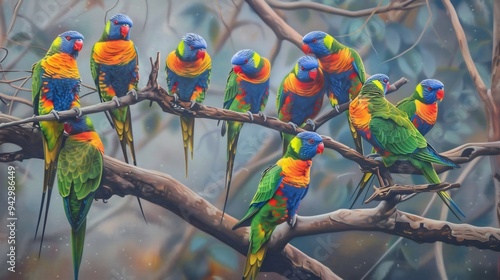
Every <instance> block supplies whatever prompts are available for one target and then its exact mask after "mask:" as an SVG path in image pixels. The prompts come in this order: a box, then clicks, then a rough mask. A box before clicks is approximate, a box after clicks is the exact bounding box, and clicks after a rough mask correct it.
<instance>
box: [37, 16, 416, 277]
mask: <svg viewBox="0 0 500 280" xmlns="http://www.w3.org/2000/svg"><path fill="white" fill-rule="evenodd" d="M131 26H132V21H131V20H130V18H129V17H127V16H126V15H122V14H119V15H116V16H114V17H112V18H111V19H110V20H109V21H108V22H107V23H106V27H105V30H104V32H103V35H102V37H101V39H100V41H99V42H97V43H96V45H95V46H94V48H93V52H92V58H91V66H92V74H93V78H94V81H95V83H96V86H97V88H98V91H99V93H100V95H101V99H102V101H108V100H112V99H115V100H116V97H120V96H123V95H125V94H127V93H128V92H130V91H132V90H135V89H137V82H138V79H139V76H138V63H137V51H136V49H135V47H134V45H133V43H132V41H130V40H129V30H130V27H131ZM304 43H305V45H307V47H305V48H304V49H305V50H306V53H309V52H312V53H314V54H315V55H316V56H317V57H318V59H319V60H320V65H321V67H320V68H318V62H317V61H316V60H315V59H314V58H312V57H304V58H303V59H300V60H299V62H298V64H297V65H296V67H295V68H294V69H293V70H292V72H291V73H290V74H289V75H287V77H285V79H284V80H283V83H282V86H281V87H280V91H279V93H278V108H279V109H278V111H279V116H280V119H282V120H285V121H289V122H291V123H293V124H295V125H297V124H299V125H302V124H303V123H304V121H306V122H307V119H310V118H313V117H314V116H315V115H316V114H317V112H318V111H319V108H320V107H321V102H322V101H319V99H322V95H321V94H320V95H319V96H321V98H319V97H317V96H318V95H317V94H316V93H314V94H313V96H314V97H315V98H313V99H310V98H308V97H310V95H311V93H310V92H309V91H307V90H309V89H313V90H314V91H317V90H318V89H319V88H320V89H321V91H322V83H321V82H318V81H319V80H320V79H323V77H325V79H327V81H326V82H325V84H327V85H328V86H327V88H328V90H327V94H328V97H329V98H330V102H331V104H332V105H333V106H337V105H338V104H341V103H344V102H347V101H349V98H351V97H353V96H355V95H356V94H357V92H356V90H358V92H359V89H361V85H362V84H363V82H364V70H363V66H362V63H361V60H360V59H359V55H357V53H356V52H355V51H354V50H352V49H350V48H348V47H345V46H343V45H341V44H340V43H338V42H337V41H336V40H335V39H334V38H333V37H331V36H330V35H327V34H326V33H323V32H318V31H316V32H311V33H309V34H308V35H306V36H305V37H304ZM82 46H83V36H82V35H81V34H80V33H78V32H74V31H68V32H65V33H63V34H61V35H59V36H58V37H57V38H56V40H55V41H54V42H53V44H52V46H51V48H50V49H49V51H48V52H47V55H46V56H45V57H44V58H43V59H42V60H41V61H40V62H38V63H37V64H35V65H34V68H33V103H34V109H35V114H40V115H43V114H48V113H51V112H52V113H54V114H55V115H56V116H57V111H60V110H68V109H70V108H75V110H77V111H78V110H79V109H78V108H79V97H78V93H79V88H80V77H79V72H78V68H77V66H76V60H75V59H76V57H77V55H78V52H79V51H80V50H81V48H82ZM205 49H206V43H205V41H204V40H203V38H201V37H200V36H198V35H196V34H188V35H186V36H185V37H184V38H183V40H182V41H181V42H180V43H179V45H178V47H177V49H176V50H175V51H173V52H172V53H170V55H169V56H168V57H167V61H166V72H167V83H168V89H169V93H170V94H172V95H175V96H176V97H177V98H178V99H180V100H181V101H191V103H192V104H195V102H202V101H203V99H204V96H205V92H206V90H207V88H208V83H209V77H210V71H211V61H210V57H209V56H208V55H207V54H206V52H205ZM322 59H323V60H322ZM231 62H232V64H233V65H234V66H233V69H232V70H231V72H230V75H229V78H228V83H227V87H226V95H225V98H224V108H225V109H230V110H234V111H240V112H251V113H259V112H261V111H262V110H263V109H264V106H265V104H266V102H267V97H268V88H269V75H270V63H269V61H268V60H267V59H265V58H263V57H261V56H260V55H258V54H257V53H256V52H254V51H252V50H242V51H239V52H238V53H236V54H235V56H233V58H232V61H231ZM332 69H333V70H332ZM335 69H336V70H337V73H335V72H334V70H335ZM332 71H333V72H332ZM323 72H324V73H325V74H324V76H323ZM327 74H328V75H327ZM304 80H305V81H304ZM311 80H312V83H311ZM318 85H320V86H318ZM311 100H313V101H311ZM305 104H314V106H310V105H307V106H302V109H293V108H301V107H300V106H301V105H305ZM311 108H312V109H311ZM293 111H295V112H293ZM297 111H298V113H296V112H297ZM297 114H298V115H297ZM301 115H302V116H301ZM357 115H359V114H357ZM111 118H112V120H113V124H114V126H115V129H116V130H117V132H118V135H119V137H120V143H121V145H122V150H123V152H124V156H125V159H126V161H128V158H127V156H126V149H125V147H126V145H129V146H130V149H131V154H132V159H133V162H134V164H135V153H134V150H133V137H132V127H131V123H130V110H129V108H128V107H123V108H120V109H115V110H113V111H112V112H111ZM189 118H190V116H184V115H183V116H182V117H181V123H182V131H183V140H184V149H185V160H186V164H187V153H188V150H191V156H192V153H193V152H192V148H193V144H192V135H193V129H194V119H191V120H190V119H189ZM300 119H302V120H300ZM40 127H41V130H42V133H43V142H44V154H45V162H46V164H45V175H44V186H43V187H44V194H45V192H46V191H47V190H48V198H47V199H48V201H47V207H46V215H45V223H46V217H47V211H48V205H49V201H50V192H51V189H52V185H53V182H54V179H55V170H56V168H55V164H56V162H57V160H59V163H58V166H57V174H58V186H59V192H60V194H61V196H62V197H63V202H64V208H65V211H66V215H67V218H68V221H69V222H70V224H71V226H72V248H73V260H74V273H75V279H77V278H78V269H79V266H80V262H81V256H82V252H83V242H84V234H85V221H86V215H87V213H88V211H89V208H90V205H91V203H92V200H93V197H94V192H95V190H96V189H97V187H98V186H99V185H100V180H101V177H102V168H103V161H102V155H103V150H104V149H103V145H102V142H101V141H100V139H99V136H98V135H97V133H95V130H94V128H93V125H92V123H91V121H90V119H89V118H87V117H85V116H84V117H82V118H78V119H76V120H70V121H68V122H67V123H66V124H65V125H64V128H62V127H61V124H59V123H58V122H41V123H40ZM241 127H242V123H239V122H231V121H228V122H225V123H224V124H223V129H222V131H223V134H224V133H225V132H226V131H227V132H228V165H227V167H228V168H227V170H228V171H227V173H228V174H229V175H228V176H226V185H227V186H229V184H230V177H231V175H230V174H231V172H232V167H233V163H234V155H235V152H236V145H237V140H238V135H239V131H240V130H241ZM351 127H352V126H351ZM63 130H66V132H67V133H68V134H69V137H68V140H67V141H66V143H65V144H64V147H63V148H62V150H61V146H62V131H63ZM351 132H353V135H355V136H357V129H351ZM360 133H361V135H362V136H365V137H366V136H367V135H368V134H367V133H365V132H364V130H361V132H360ZM285 137H288V136H285ZM287 139H288V140H287V142H289V144H288V145H285V147H287V149H286V152H285V154H284V156H283V158H282V159H280V160H279V161H278V162H277V164H276V165H274V166H272V167H270V168H268V169H267V170H266V171H265V172H264V174H263V177H262V179H261V181H260V183H259V187H258V191H257V193H256V195H255V197H254V199H253V201H252V203H251V206H250V209H249V211H248V213H247V214H246V215H245V217H244V218H243V219H242V221H241V222H240V223H238V224H237V225H236V226H235V228H237V227H240V226H244V225H248V224H249V223H251V234H250V243H251V245H250V249H249V257H248V258H247V266H246V268H245V271H244V275H246V276H245V277H247V276H249V277H254V278H255V277H256V275H257V273H258V270H259V268H260V265H261V263H262V261H263V258H264V255H265V252H266V249H265V248H266V246H265V245H266V244H267V241H268V239H269V238H270V236H271V234H272V231H273V230H274V227H275V226H276V225H277V224H279V223H282V222H284V221H288V223H289V224H290V225H294V224H295V218H294V217H295V212H296V210H297V207H298V204H299V202H300V200H301V199H302V198H303V197H304V196H305V194H306V192H307V189H308V185H309V170H310V166H311V159H312V157H313V156H314V155H315V154H317V153H321V152H322V151H323V144H322V140H321V137H320V136H319V135H317V134H316V133H313V132H304V133H300V134H299V135H297V137H296V138H287ZM290 139H291V140H290ZM355 139H359V138H355ZM424 141H425V140H424ZM419 144H421V143H420V142H419ZM59 150H60V154H59ZM379 150H380V149H379ZM58 154H59V156H58ZM82 154H85V155H86V156H83V157H82ZM298 170H301V172H298ZM186 172H187V167H186ZM228 177H229V178H228ZM228 191H229V187H228ZM44 196H45V195H43V196H42V205H41V209H40V215H39V216H41V210H42V209H43V202H44ZM141 210H142V209H141ZM269 214H271V215H269ZM273 217H274V218H273ZM269 218H271V220H269ZM39 221H40V218H39ZM250 221H251V222H250ZM38 223H39V222H38ZM44 228H45V224H44ZM37 230H38V224H37ZM42 238H43V233H42Z"/></svg>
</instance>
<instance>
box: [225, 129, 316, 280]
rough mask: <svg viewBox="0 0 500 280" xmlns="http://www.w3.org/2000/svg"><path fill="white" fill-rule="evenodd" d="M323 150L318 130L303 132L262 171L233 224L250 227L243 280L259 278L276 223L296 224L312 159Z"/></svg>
mask: <svg viewBox="0 0 500 280" xmlns="http://www.w3.org/2000/svg"><path fill="white" fill-rule="evenodd" d="M323 150H324V144H323V139H322V138H321V136H319V135H318V134H317V133H315V132H310V131H306V132H301V133H299V134H297V136H296V137H294V138H293V139H292V140H291V141H290V143H289V145H288V148H287V151H286V153H285V154H284V155H283V157H282V158H281V159H279V160H278V161H277V162H276V164H275V165H272V166H270V167H268V168H267V169H266V170H265V171H264V172H263V173H262V178H261V179H260V182H259V186H258V188H257V192H256V193H255V195H254V197H253V199H252V202H251V203H250V207H249V209H248V211H247V213H246V214H245V216H244V217H243V218H242V219H241V220H240V221H239V222H237V223H236V225H234V227H233V230H235V229H237V228H240V227H244V226H250V233H249V239H250V245H249V247H248V254H247V260H246V263H245V268H244V270H243V279H257V274H258V273H259V270H260V267H261V266H262V262H263V261H264V257H265V255H266V251H267V242H268V241H269V239H270V238H271V235H272V233H273V231H274V229H275V228H276V226H278V225H279V224H281V223H283V222H285V221H286V222H287V223H288V224H289V225H290V226H291V227H294V226H295V223H296V221H297V216H296V213H297V208H298V207H299V204H300V201H301V200H302V199H303V198H304V197H305V195H306V194H307V190H308V188H309V180H310V170H311V165H312V158H313V157H314V156H315V155H316V154H318V153H319V154H321V153H323Z"/></svg>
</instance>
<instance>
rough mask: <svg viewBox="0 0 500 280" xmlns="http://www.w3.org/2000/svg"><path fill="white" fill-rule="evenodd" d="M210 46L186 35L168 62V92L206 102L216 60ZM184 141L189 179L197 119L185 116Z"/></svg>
mask: <svg viewBox="0 0 500 280" xmlns="http://www.w3.org/2000/svg"><path fill="white" fill-rule="evenodd" d="M206 49H207V43H206V42H205V39H203V37H201V36H200V35H197V34H194V33H188V34H186V36H184V37H183V38H182V40H181V42H180V43H179V45H178V46H177V49H176V50H175V51H172V52H171V53H170V54H169V55H168V56H167V59H166V63H165V64H166V67H165V71H166V73H167V85H168V91H169V93H170V94H171V95H174V96H175V97H176V99H178V100H181V101H186V102H191V107H192V106H193V105H194V104H196V102H199V103H201V102H203V100H205V93H206V91H207V89H208V84H209V83H210V72H211V70H212V59H211V58H210V56H209V55H208V53H207V52H206ZM180 118H181V128H182V141H183V142H184V160H185V164H186V177H187V176H188V151H191V159H193V139H194V117H193V116H189V115H182V116H181V117H180Z"/></svg>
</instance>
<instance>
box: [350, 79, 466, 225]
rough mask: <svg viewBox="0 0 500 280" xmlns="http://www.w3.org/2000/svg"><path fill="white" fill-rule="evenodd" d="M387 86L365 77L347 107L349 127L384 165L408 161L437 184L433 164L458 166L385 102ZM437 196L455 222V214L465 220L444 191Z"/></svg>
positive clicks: (381, 81)
mask: <svg viewBox="0 0 500 280" xmlns="http://www.w3.org/2000/svg"><path fill="white" fill-rule="evenodd" d="M388 87H389V78H388V77H387V76H386V75H383V74H376V75H373V76H371V77H370V78H368V80H367V81H366V83H365V84H364V85H363V88H362V89H361V92H360V93H359V95H358V96H357V97H356V98H355V99H354V100H353V101H352V102H351V104H350V106H349V113H350V116H351V120H352V124H353V125H354V127H355V128H356V130H357V131H358V133H359V134H360V135H361V136H362V137H363V138H365V139H366V140H367V141H368V142H370V144H372V145H373V147H374V148H375V151H376V152H377V153H378V154H379V155H380V156H381V157H382V162H383V163H384V165H385V166H391V165H392V164H393V163H394V162H395V161H396V160H398V159H403V160H408V161H409V162H410V163H411V164H412V165H413V166H415V168H417V169H419V170H421V171H422V174H423V175H424V177H425V178H426V179H427V181H428V182H429V183H431V184H438V183H440V182H441V181H440V179H439V177H438V175H437V174H436V171H435V170H434V167H433V166H432V164H433V163H436V164H441V165H445V166H450V167H453V168H459V167H460V166H458V165H457V164H455V163H454V162H453V161H451V160H450V159H449V158H447V157H444V156H442V155H439V154H438V152H436V150H434V148H432V147H431V146H430V145H429V144H428V143H427V141H426V140H425V138H424V136H422V134H421V133H420V132H419V131H418V130H417V129H416V128H415V126H414V125H413V124H412V122H411V121H410V120H409V119H408V115H407V114H406V113H405V112H403V111H401V110H399V109H398V108H396V106H394V105H393V104H391V103H390V102H389V101H387V99H385V93H386V92H387V88H388ZM438 195H439V197H441V199H442V200H443V202H444V203H445V204H446V205H447V206H448V208H450V211H451V212H452V213H453V214H454V215H455V216H456V217H457V218H458V219H460V218H459V217H458V215H457V213H459V214H460V215H462V216H464V217H465V214H464V213H463V212H462V210H461V209H460V208H459V207H458V205H457V204H456V203H455V202H454V201H453V199H452V198H451V197H450V195H449V194H448V193H447V192H446V191H439V192H438Z"/></svg>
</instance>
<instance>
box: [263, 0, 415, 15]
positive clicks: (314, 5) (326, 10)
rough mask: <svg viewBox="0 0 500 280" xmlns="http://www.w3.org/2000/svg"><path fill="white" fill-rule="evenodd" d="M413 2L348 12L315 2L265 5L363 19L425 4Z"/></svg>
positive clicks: (272, 1)
mask: <svg viewBox="0 0 500 280" xmlns="http://www.w3.org/2000/svg"><path fill="white" fill-rule="evenodd" d="M413 2H415V0H407V1H399V2H396V1H391V3H390V4H389V5H386V6H382V7H374V8H370V9H364V10H359V11H349V10H344V9H340V8H335V7H332V6H327V5H324V4H320V3H316V2H300V1H299V2H284V1H276V0H268V1H267V3H268V4H269V6H271V7H273V8H276V9H282V10H298V9H310V10H314V11H318V12H322V13H328V14H334V15H339V16H345V17H364V16H369V15H373V14H381V13H385V12H389V11H396V10H410V9H413V8H416V7H420V6H423V5H425V3H416V4H413V5H410V4H412V3H413Z"/></svg>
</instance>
